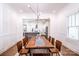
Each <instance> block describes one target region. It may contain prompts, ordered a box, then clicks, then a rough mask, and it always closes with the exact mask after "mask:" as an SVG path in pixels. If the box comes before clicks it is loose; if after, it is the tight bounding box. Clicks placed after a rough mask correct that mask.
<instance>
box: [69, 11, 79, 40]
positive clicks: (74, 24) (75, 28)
mask: <svg viewBox="0 0 79 59" xmlns="http://www.w3.org/2000/svg"><path fill="white" fill-rule="evenodd" d="M68 24H69V25H68V37H69V38H71V39H74V40H78V39H79V12H78V13H75V14H73V15H70V16H68Z"/></svg>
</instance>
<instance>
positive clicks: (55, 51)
mask: <svg viewBox="0 0 79 59" xmlns="http://www.w3.org/2000/svg"><path fill="white" fill-rule="evenodd" d="M50 51H51V52H52V53H59V50H58V49H57V48H51V49H50Z"/></svg>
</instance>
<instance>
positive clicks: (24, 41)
mask: <svg viewBox="0 0 79 59" xmlns="http://www.w3.org/2000/svg"><path fill="white" fill-rule="evenodd" d="M26 43H28V37H25V38H24V39H23V45H24V46H25V44H26Z"/></svg>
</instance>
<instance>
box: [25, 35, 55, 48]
mask: <svg viewBox="0 0 79 59" xmlns="http://www.w3.org/2000/svg"><path fill="white" fill-rule="evenodd" d="M41 38H42V39H41V40H42V41H43V43H44V44H42V45H36V37H32V38H31V40H30V41H29V42H28V44H26V48H29V49H32V48H53V47H54V46H53V45H52V44H51V43H50V42H49V41H48V40H47V39H46V38H45V37H44V36H41Z"/></svg>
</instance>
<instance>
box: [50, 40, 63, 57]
mask: <svg viewBox="0 0 79 59" xmlns="http://www.w3.org/2000/svg"><path fill="white" fill-rule="evenodd" d="M61 46H62V42H61V41H59V40H56V45H55V48H50V52H51V53H52V54H56V55H59V56H60V52H61Z"/></svg>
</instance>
